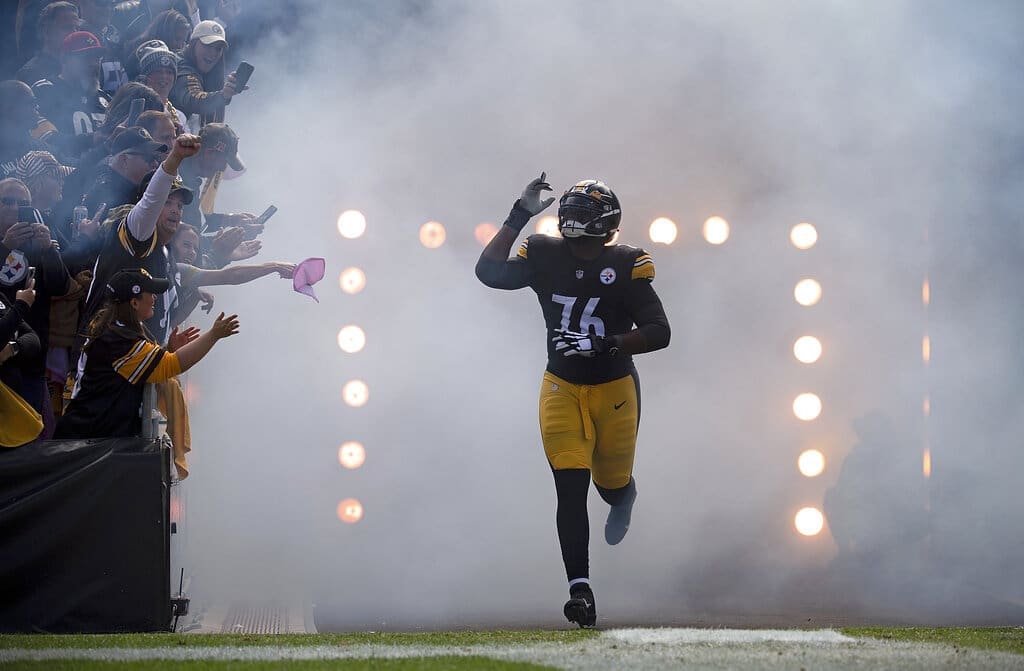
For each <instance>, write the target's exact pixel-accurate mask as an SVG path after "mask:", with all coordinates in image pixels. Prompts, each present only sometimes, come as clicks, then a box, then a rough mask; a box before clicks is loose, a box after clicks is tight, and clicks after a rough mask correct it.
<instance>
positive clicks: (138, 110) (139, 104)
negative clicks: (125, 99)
mask: <svg viewBox="0 0 1024 671" xmlns="http://www.w3.org/2000/svg"><path fill="white" fill-rule="evenodd" d="M145 109H146V99H145V98H135V99H133V100H132V104H131V107H129V108H128V120H127V121H125V122H124V125H125V128H131V127H132V126H134V125H135V122H136V121H138V120H139V115H140V114H142V113H143V112H144V111H145Z"/></svg>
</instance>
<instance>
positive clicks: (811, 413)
mask: <svg viewBox="0 0 1024 671" xmlns="http://www.w3.org/2000/svg"><path fill="white" fill-rule="evenodd" d="M793 414H794V415H796V417H797V419H800V420H803V421H805V422H810V421H812V420H815V419H817V418H818V416H819V415H821V399H820V398H818V396H817V394H811V393H804V394H800V395H799V396H797V397H796V398H795V399H793Z"/></svg>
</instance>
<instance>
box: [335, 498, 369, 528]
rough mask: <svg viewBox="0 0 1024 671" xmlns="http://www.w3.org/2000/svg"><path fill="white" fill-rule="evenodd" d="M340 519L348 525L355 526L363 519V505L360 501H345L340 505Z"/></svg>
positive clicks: (338, 511)
mask: <svg viewBox="0 0 1024 671" xmlns="http://www.w3.org/2000/svg"><path fill="white" fill-rule="evenodd" d="M337 514H338V519H339V520H341V521H342V522H345V523H347V524H355V523H356V522H358V521H359V520H361V519H363V504H362V503H360V502H359V500H358V499H344V500H342V501H340V502H339V503H338V509H337Z"/></svg>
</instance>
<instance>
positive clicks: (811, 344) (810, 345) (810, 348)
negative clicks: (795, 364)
mask: <svg viewBox="0 0 1024 671" xmlns="http://www.w3.org/2000/svg"><path fill="white" fill-rule="evenodd" d="M793 356H795V357H796V360H797V361H799V362H800V363H815V362H816V361H817V360H818V359H820V358H821V341H820V340H818V339H817V338H815V337H814V336H811V335H805V336H800V337H799V338H797V339H796V342H794V343H793Z"/></svg>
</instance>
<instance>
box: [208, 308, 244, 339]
mask: <svg viewBox="0 0 1024 671" xmlns="http://www.w3.org/2000/svg"><path fill="white" fill-rule="evenodd" d="M210 331H211V332H212V333H213V337H214V338H216V339H217V340H220V339H222V338H228V337H230V336H233V335H235V334H236V333H238V315H231V316H230V317H225V316H224V313H223V312H221V313H220V315H218V317H217V319H215V320H214V322H213V326H211V327H210Z"/></svg>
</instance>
